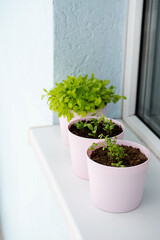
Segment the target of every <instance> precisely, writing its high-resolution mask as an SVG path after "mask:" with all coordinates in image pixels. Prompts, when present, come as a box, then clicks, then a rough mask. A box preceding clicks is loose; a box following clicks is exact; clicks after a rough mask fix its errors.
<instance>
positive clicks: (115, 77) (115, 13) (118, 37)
mask: <svg viewBox="0 0 160 240" xmlns="http://www.w3.org/2000/svg"><path fill="white" fill-rule="evenodd" d="M53 3H54V24H55V34H54V81H56V82H60V81H61V80H63V79H65V78H66V77H67V76H68V75H75V76H77V75H79V74H82V75H84V74H86V73H87V74H89V75H90V74H91V72H94V73H95V75H96V77H98V78H101V79H109V80H110V81H111V83H112V84H113V85H114V86H116V87H117V92H118V93H119V94H121V93H122V78H123V64H124V45H125V27H126V20H127V1H126V0H99V1H98V0H94V1H93V0H87V1H83V0H79V1H73V0H67V1H66V0H61V1H59V0H54V1H53ZM107 116H110V117H114V118H120V117H121V103H118V104H116V105H114V106H113V104H110V105H109V107H108V110H107ZM54 121H55V123H56V122H57V117H56V116H55V117H54Z"/></svg>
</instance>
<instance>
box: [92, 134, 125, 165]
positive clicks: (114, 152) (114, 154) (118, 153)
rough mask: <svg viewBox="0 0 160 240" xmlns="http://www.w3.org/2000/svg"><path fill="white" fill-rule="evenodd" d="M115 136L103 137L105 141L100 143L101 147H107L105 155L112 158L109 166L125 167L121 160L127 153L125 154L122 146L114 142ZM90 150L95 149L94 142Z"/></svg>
mask: <svg viewBox="0 0 160 240" xmlns="http://www.w3.org/2000/svg"><path fill="white" fill-rule="evenodd" d="M116 139H117V138H116V137H114V138H109V137H108V136H106V137H105V141H104V142H103V143H101V144H100V145H101V146H102V149H103V150H105V149H107V157H108V158H109V159H110V160H112V161H113V162H112V163H111V166H115V167H125V165H124V164H123V160H124V158H125V156H127V154H125V152H124V149H123V147H121V146H119V145H118V144H116ZM96 146H97V145H96ZM90 149H91V150H94V149H95V143H93V144H92V146H91V148H90Z"/></svg>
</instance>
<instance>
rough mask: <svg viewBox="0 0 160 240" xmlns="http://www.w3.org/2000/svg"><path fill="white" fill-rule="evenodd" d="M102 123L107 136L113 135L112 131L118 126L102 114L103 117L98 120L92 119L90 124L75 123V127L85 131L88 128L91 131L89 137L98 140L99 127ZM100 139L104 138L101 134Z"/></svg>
mask: <svg viewBox="0 0 160 240" xmlns="http://www.w3.org/2000/svg"><path fill="white" fill-rule="evenodd" d="M100 123H101V124H102V126H103V130H104V131H105V132H106V134H107V135H111V133H112V130H113V129H114V127H115V125H116V124H114V123H113V122H112V120H111V119H110V120H109V119H107V118H106V117H105V116H104V115H103V114H101V117H100V118H98V119H97V118H90V119H89V122H87V121H86V122H82V121H78V122H77V123H75V126H76V127H77V129H83V128H85V127H88V129H89V130H90V131H91V132H89V133H88V135H89V136H92V137H93V138H96V137H97V130H98V126H99V124H100ZM104 137H105V136H104V135H103V138H104ZM98 138H102V135H101V134H100V135H99V136H98Z"/></svg>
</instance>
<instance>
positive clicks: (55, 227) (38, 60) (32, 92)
mask: <svg viewBox="0 0 160 240" xmlns="http://www.w3.org/2000/svg"><path fill="white" fill-rule="evenodd" d="M0 83H1V84H0V113H1V114H0V216H1V224H2V231H3V235H4V239H5V240H22V239H23V240H44V239H45V240H51V239H54V240H65V239H68V235H67V232H66V231H65V229H64V226H63V223H62V221H61V218H60V216H59V213H58V211H57V209H56V207H55V205H54V200H53V198H52V195H51V194H50V191H49V189H48V186H47V185H46V183H45V180H44V179H43V176H42V175H41V171H40V169H39V168H38V164H37V162H36V160H35V157H34V155H33V153H32V151H31V149H30V147H29V146H28V136H27V131H28V128H29V127H30V126H36V125H48V124H52V113H51V112H50V111H48V107H47V105H46V103H45V101H41V95H42V93H43V91H42V89H43V88H44V87H45V88H50V87H52V85H53V6H52V0H29V1H27V0H1V1H0Z"/></svg>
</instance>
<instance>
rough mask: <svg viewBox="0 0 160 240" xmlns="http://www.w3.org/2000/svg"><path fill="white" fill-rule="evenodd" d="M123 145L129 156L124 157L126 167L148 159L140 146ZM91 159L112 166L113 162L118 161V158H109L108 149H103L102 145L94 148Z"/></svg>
mask: <svg viewBox="0 0 160 240" xmlns="http://www.w3.org/2000/svg"><path fill="white" fill-rule="evenodd" d="M121 147H123V149H124V152H125V154H127V156H125V157H124V159H123V165H124V166H125V167H132V166H136V165H139V164H141V163H144V162H145V161H147V157H146V156H145V155H144V154H143V153H141V151H140V150H139V148H133V147H131V146H124V145H122V146H121ZM91 159H92V160H93V161H95V162H97V163H100V164H103V165H107V166H111V167H112V165H111V163H117V160H114V161H113V160H111V159H109V158H108V156H107V149H105V150H103V149H102V147H100V148H97V149H95V150H93V152H92V154H91ZM114 167H115V166H114Z"/></svg>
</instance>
